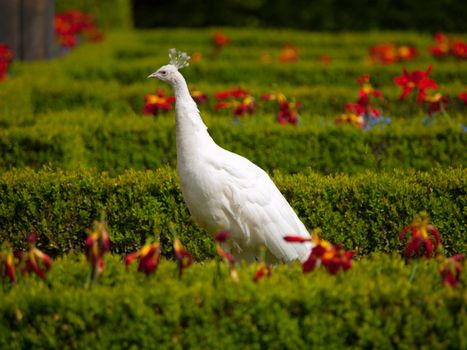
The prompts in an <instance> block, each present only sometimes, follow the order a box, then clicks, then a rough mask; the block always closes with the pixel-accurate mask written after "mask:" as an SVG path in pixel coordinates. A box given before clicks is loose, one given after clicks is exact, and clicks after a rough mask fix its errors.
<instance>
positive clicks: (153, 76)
mask: <svg viewBox="0 0 467 350" xmlns="http://www.w3.org/2000/svg"><path fill="white" fill-rule="evenodd" d="M149 78H157V72H154V73H152V74H149V75H148V79H149Z"/></svg>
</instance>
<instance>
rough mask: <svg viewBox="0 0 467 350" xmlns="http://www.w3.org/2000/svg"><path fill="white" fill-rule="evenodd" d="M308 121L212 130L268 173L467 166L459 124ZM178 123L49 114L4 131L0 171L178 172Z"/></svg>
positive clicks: (215, 125)
mask: <svg viewBox="0 0 467 350" xmlns="http://www.w3.org/2000/svg"><path fill="white" fill-rule="evenodd" d="M84 116H85V119H84V120H83V118H84ZM304 120H305V122H307V123H308V124H305V125H301V126H299V127H297V128H293V127H286V128H284V127H282V126H280V125H271V124H272V122H269V123H268V122H264V124H263V123H260V122H257V121H255V120H250V121H246V122H240V123H241V124H240V125H235V124H233V123H232V122H231V120H230V118H229V117H227V118H225V119H224V120H216V119H214V118H213V117H212V116H210V115H208V118H207V124H208V125H210V129H209V130H210V133H211V135H212V136H213V138H214V140H216V142H217V143H218V144H219V145H221V146H223V147H225V148H227V149H229V150H231V151H233V152H236V153H239V154H241V155H243V156H246V157H247V158H248V159H250V160H251V161H253V162H254V163H256V164H257V165H259V166H260V167H262V168H264V169H266V170H268V171H272V170H275V169H279V170H281V171H284V172H288V173H297V172H300V171H302V170H304V169H306V168H307V167H311V168H313V169H314V170H315V171H316V172H320V173H324V174H329V173H338V172H345V173H349V174H356V173H360V172H363V171H366V170H374V171H385V170H392V169H394V168H402V169H408V168H413V169H418V170H430V169H431V168H433V167H437V166H453V167H463V166H466V165H467V153H466V152H465V144H466V139H467V136H466V135H467V134H466V133H464V132H463V131H462V130H461V129H460V128H459V127H457V125H456V126H455V127H448V126H440V125H437V126H436V128H434V127H423V129H421V128H420V127H419V126H417V125H415V124H411V125H399V126H390V127H386V129H385V130H371V131H370V132H363V131H362V130H356V129H354V128H352V127H345V126H344V127H340V128H337V127H334V126H328V125H326V126H319V123H320V122H319V120H317V118H310V119H304ZM174 124H175V122H174V118H172V116H170V115H169V116H167V117H162V118H159V119H158V120H152V119H149V118H144V119H143V118H141V117H138V116H133V117H125V118H123V117H122V118H113V117H111V116H110V117H106V116H105V115H103V113H102V112H100V113H96V112H88V111H81V112H80V111H75V112H59V113H55V114H50V115H48V116H47V117H44V120H43V121H42V122H40V123H38V124H36V125H33V126H24V127H10V128H8V129H5V130H0V169H10V168H13V167H24V166H29V167H34V168H40V167H42V166H43V165H47V164H50V165H53V166H56V167H62V168H65V169H76V168H78V167H80V166H84V167H92V168H96V169H99V170H103V171H110V172H112V173H114V174H116V173H121V172H123V171H124V170H126V169H128V168H134V169H155V168H158V167H161V166H164V165H170V166H172V167H175V166H176V159H177V155H176V147H175V126H174ZM291 155H293V156H291Z"/></svg>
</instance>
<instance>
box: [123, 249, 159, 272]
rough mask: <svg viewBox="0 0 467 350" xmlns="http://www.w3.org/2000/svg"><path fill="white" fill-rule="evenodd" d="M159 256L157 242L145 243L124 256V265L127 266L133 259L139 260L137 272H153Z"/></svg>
mask: <svg viewBox="0 0 467 350" xmlns="http://www.w3.org/2000/svg"><path fill="white" fill-rule="evenodd" d="M160 258H161V245H160V244H159V243H147V244H145V245H144V246H143V247H142V248H141V249H140V250H139V251H137V252H134V253H131V254H128V255H127V256H126V257H125V265H126V266H127V267H128V266H129V265H131V264H132V263H133V262H134V261H135V260H139V264H138V272H143V273H145V274H146V275H150V274H152V273H154V272H155V271H156V269H157V266H158V265H159V261H160Z"/></svg>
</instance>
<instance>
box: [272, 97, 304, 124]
mask: <svg viewBox="0 0 467 350" xmlns="http://www.w3.org/2000/svg"><path fill="white" fill-rule="evenodd" d="M301 106H302V104H301V103H300V102H298V101H296V102H288V101H284V102H282V103H280V104H279V113H278V114H277V121H278V122H279V123H280V124H282V125H286V124H287V123H289V124H292V125H297V123H298V117H299V115H298V109H299V108H300V107H301Z"/></svg>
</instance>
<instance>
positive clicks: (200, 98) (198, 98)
mask: <svg viewBox="0 0 467 350" xmlns="http://www.w3.org/2000/svg"><path fill="white" fill-rule="evenodd" d="M191 97H192V98H193V100H195V102H196V104H198V105H202V104H204V103H206V101H207V100H208V95H206V94H205V93H204V92H202V91H199V90H193V91H191Z"/></svg>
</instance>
